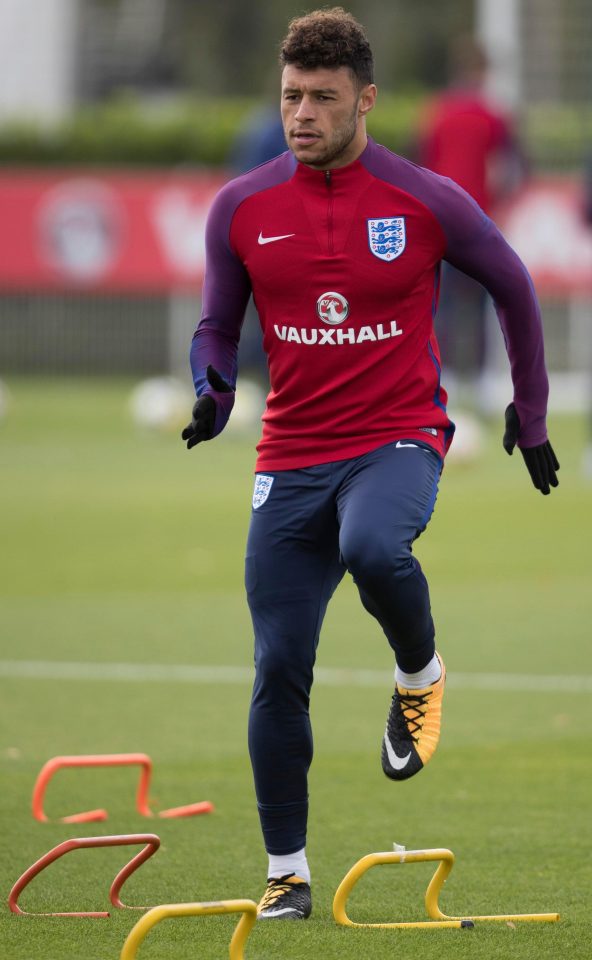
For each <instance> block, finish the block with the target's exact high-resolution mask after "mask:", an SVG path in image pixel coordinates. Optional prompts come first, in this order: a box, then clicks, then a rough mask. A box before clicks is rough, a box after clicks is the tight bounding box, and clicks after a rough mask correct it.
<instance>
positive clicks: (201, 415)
mask: <svg viewBox="0 0 592 960" xmlns="http://www.w3.org/2000/svg"><path fill="white" fill-rule="evenodd" d="M206 376H207V378H208V383H209V384H210V386H211V387H213V388H214V390H215V391H216V392H217V393H233V390H232V387H231V386H230V384H229V383H226V380H225V379H224V377H223V376H222V375H221V374H219V373H218V371H217V370H216V368H215V367H212V366H211V364H210V365H208V369H207V371H206ZM215 421H216V401H215V400H214V398H213V397H210V396H209V394H204V396H202V397H198V398H197V400H196V401H195V403H194V404H193V412H192V414H191V423H188V424H187V426H186V427H185V429H184V430H183V432H182V434H181V439H182V440H186V441H187V449H188V450H191V448H192V447H194V446H195V445H196V444H198V443H201V442H202V440H211V439H212V434H213V433H214V423H215Z"/></svg>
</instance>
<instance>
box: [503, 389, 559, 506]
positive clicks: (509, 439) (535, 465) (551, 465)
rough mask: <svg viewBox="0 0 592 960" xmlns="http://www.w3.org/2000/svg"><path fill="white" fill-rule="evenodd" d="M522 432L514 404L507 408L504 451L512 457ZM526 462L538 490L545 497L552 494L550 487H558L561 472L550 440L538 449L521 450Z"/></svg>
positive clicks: (541, 444) (537, 447) (526, 448)
mask: <svg viewBox="0 0 592 960" xmlns="http://www.w3.org/2000/svg"><path fill="white" fill-rule="evenodd" d="M519 432H520V418H519V417H518V413H517V411H516V407H515V406H514V404H513V403H510V404H509V405H508V406H507V407H506V432H505V433H504V439H503V444H504V450H505V451H506V453H509V454H510V456H511V455H512V453H513V451H514V447H515V446H516V441H517V439H518V434H519ZM520 453H521V454H522V456H523V457H524V462H525V464H526V466H527V468H528V472H529V474H530V478H531V480H532V482H533V483H534V485H535V487H536V488H537V490H540V491H541V493H542V494H544V495H545V496H546V495H547V494H548V493H551V490H550V487H558V486H559V480H558V479H557V474H556V471H557V470H559V461H558V459H557V457H556V456H555V452H554V450H553V447H552V446H551V444H550V443H549V441H548V440H545V442H544V443H539V444H538V446H536V447H525V448H522V447H521V448H520Z"/></svg>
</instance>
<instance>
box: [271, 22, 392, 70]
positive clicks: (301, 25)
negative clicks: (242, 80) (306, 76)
mask: <svg viewBox="0 0 592 960" xmlns="http://www.w3.org/2000/svg"><path fill="white" fill-rule="evenodd" d="M280 64H281V65H282V66H283V67H285V66H286V64H294V65H295V66H296V67H300V68H301V69H303V70H314V69H315V68H317V67H349V69H350V70H351V71H352V73H353V74H354V76H355V78H356V80H357V83H358V86H360V87H363V86H366V84H368V83H373V82H374V58H373V56H372V50H371V49H370V44H369V43H368V39H367V37H366V34H365V33H364V28H363V27H362V25H361V24H360V23H358V21H357V20H356V19H355V17H353V16H352V15H351V13H347V11H346V10H344V9H343V7H331V8H330V9H324V10H313V11H312V13H307V14H305V15H304V16H302V17H295V18H294V19H293V20H291V21H290V23H289V25H288V33H287V34H286V37H285V39H284V40H283V41H282V44H281V46H280Z"/></svg>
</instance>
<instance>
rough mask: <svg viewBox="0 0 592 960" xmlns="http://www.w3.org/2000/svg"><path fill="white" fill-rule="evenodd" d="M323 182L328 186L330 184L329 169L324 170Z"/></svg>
mask: <svg viewBox="0 0 592 960" xmlns="http://www.w3.org/2000/svg"><path fill="white" fill-rule="evenodd" d="M325 183H326V184H327V186H328V187H330V186H331V171H330V170H325Z"/></svg>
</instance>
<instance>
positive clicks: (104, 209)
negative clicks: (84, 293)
mask: <svg viewBox="0 0 592 960" xmlns="http://www.w3.org/2000/svg"><path fill="white" fill-rule="evenodd" d="M38 224H39V232H40V241H41V249H42V253H43V255H44V257H45V259H46V260H48V261H49V263H50V264H51V266H52V267H53V268H54V269H56V270H58V271H59V272H60V273H62V274H65V275H66V276H67V277H69V278H70V279H72V280H77V281H79V282H83V283H84V282H87V283H88V282H94V281H97V280H101V279H102V278H103V276H104V275H105V274H106V273H107V272H108V271H109V270H110V269H111V267H112V266H113V264H114V263H115V261H116V259H117V257H118V255H119V252H120V249H121V240H122V232H123V213H122V210H121V207H120V204H119V202H118V200H117V197H116V195H115V194H114V192H113V191H111V190H110V189H109V188H108V187H106V186H105V185H104V184H102V183H99V182H97V181H93V180H70V181H66V182H64V183H61V184H59V185H58V186H57V187H54V188H53V189H52V190H50V191H49V192H48V193H47V194H46V196H45V197H44V198H43V201H42V206H41V210H40V216H39V221H38Z"/></svg>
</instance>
